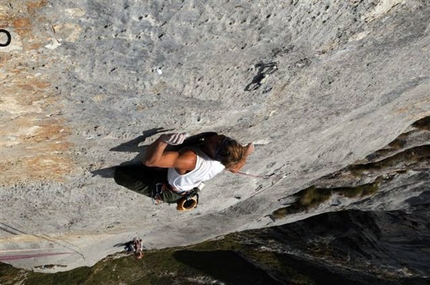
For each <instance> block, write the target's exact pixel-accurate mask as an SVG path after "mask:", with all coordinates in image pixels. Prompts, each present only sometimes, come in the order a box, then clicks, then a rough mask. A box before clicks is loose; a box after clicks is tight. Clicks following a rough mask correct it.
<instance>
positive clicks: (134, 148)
mask: <svg viewBox="0 0 430 285" xmlns="http://www.w3.org/2000/svg"><path fill="white" fill-rule="evenodd" d="M168 131H172V130H171V129H170V130H169V129H164V128H153V129H149V130H147V131H143V132H142V135H140V136H138V137H137V138H135V139H132V140H131V141H128V142H125V143H122V144H120V145H118V146H116V147H113V148H111V149H110V151H119V152H141V151H142V150H143V149H146V147H145V146H139V144H140V143H142V142H144V141H145V140H146V139H147V138H149V137H152V136H154V135H156V134H159V133H164V132H168Z"/></svg>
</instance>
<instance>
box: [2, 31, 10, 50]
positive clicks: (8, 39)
mask: <svg viewBox="0 0 430 285" xmlns="http://www.w3.org/2000/svg"><path fill="white" fill-rule="evenodd" d="M0 33H4V34H6V37H7V40H6V43H0V47H7V46H8V45H9V44H10V42H11V41H12V36H11V35H10V33H9V32H8V31H6V30H4V29H0Z"/></svg>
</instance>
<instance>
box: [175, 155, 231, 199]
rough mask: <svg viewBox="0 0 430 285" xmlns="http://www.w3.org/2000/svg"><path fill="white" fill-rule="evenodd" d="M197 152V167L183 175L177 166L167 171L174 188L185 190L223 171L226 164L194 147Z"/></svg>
mask: <svg viewBox="0 0 430 285" xmlns="http://www.w3.org/2000/svg"><path fill="white" fill-rule="evenodd" d="M193 151H195V152H196V154H197V161H196V167H194V169H193V170H191V171H190V172H188V173H185V174H183V175H181V174H179V173H178V172H176V170H175V168H169V169H168V171H167V181H168V182H169V184H170V186H172V187H173V188H175V189H177V190H179V191H181V192H184V191H188V190H191V189H193V188H194V187H198V186H199V185H200V183H202V182H203V181H206V180H209V179H211V178H212V177H214V176H215V175H217V174H218V173H220V172H221V171H223V170H224V168H225V166H224V165H223V164H222V163H221V162H219V161H217V160H213V159H211V158H210V157H208V156H207V155H206V154H205V153H203V152H202V151H200V150H199V149H193Z"/></svg>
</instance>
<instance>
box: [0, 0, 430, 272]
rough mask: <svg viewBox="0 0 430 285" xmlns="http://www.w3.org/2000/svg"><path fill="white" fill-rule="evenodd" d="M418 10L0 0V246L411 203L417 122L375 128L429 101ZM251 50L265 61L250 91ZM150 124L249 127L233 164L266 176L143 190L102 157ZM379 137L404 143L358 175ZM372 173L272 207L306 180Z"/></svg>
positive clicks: (419, 145) (408, 6)
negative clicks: (313, 201)
mask: <svg viewBox="0 0 430 285" xmlns="http://www.w3.org/2000/svg"><path fill="white" fill-rule="evenodd" d="M429 15H430V8H429V4H428V1H401V0H391V1H388V0H387V1H366V0H364V1H350V2H348V3H345V2H344V1H331V2H330V3H329V2H321V1H253V2H249V1H221V2H220V1H204V3H203V2H201V1H182V2H175V1H173V2H165V1H80V0H78V1H45V0H36V1H23V0H21V1H10V2H6V3H1V4H0V28H4V29H6V30H8V31H9V32H10V33H11V36H12V41H11V44H10V45H9V46H7V47H0V62H1V66H0V70H1V72H0V79H1V82H2V93H1V94H2V95H1V98H0V100H1V101H0V125H1V126H2V128H1V132H2V136H0V145H1V148H0V152H1V156H0V170H1V173H2V175H1V176H0V182H1V188H0V195H1V196H0V197H1V203H2V207H1V210H0V216H1V225H0V228H1V231H0V237H1V256H0V258H1V259H2V261H3V262H10V263H11V264H13V265H15V266H18V267H24V268H35V267H36V266H40V265H43V264H58V265H61V266H58V267H56V268H53V269H50V270H51V271H55V270H69V269H72V268H75V267H77V266H82V265H92V264H94V263H95V262H96V261H98V260H100V259H101V258H103V257H105V256H106V255H107V254H110V253H114V252H115V251H117V250H118V249H117V248H115V247H114V246H113V245H115V244H117V243H119V242H124V241H127V240H129V239H131V238H133V237H134V236H142V237H143V238H144V240H145V242H146V245H147V246H148V247H150V248H163V247H168V246H181V245H187V244H192V243H196V242H200V241H203V240H206V239H210V238H214V237H217V236H220V235H224V234H227V233H230V232H236V231H241V230H246V229H258V228H262V227H268V226H276V225H283V224H290V223H293V222H296V221H300V220H304V219H306V218H309V217H311V216H315V215H319V214H323V213H327V212H337V211H344V210H359V211H369V212H372V213H369V214H368V215H369V217H379V215H380V214H378V213H380V212H392V211H395V212H396V213H415V212H414V207H415V206H414V205H426V204H427V203H428V201H429V196H428V194H427V193H428V186H427V184H426V181H427V180H426V179H427V178H426V177H427V176H428V173H427V172H426V171H427V170H426V169H428V164H426V162H428V139H427V138H428V134H427V133H426V132H427V131H428V130H425V129H424V130H422V132H421V134H420V136H422V137H421V138H420V140H421V141H419V142H418V141H416V140H415V141H414V140H413V139H412V140H410V143H408V144H406V145H405V144H402V143H401V139H400V140H399V141H397V143H396V144H395V145H391V146H390V143H392V142H393V141H394V140H395V139H396V138H401V137H399V136H400V135H401V134H402V135H407V134H409V133H410V132H412V137H413V136H414V132H416V130H417V129H420V127H417V126H414V125H413V124H414V123H416V122H420V120H422V119H423V118H426V117H428V116H429V115H430V108H429V107H430V96H429V90H430V88H429V87H430V81H429V75H430V74H429V54H430V51H429V44H430V38H429V17H430V16H429ZM0 41H3V42H4V41H5V38H4V33H0ZM260 63H263V64H268V63H276V65H277V70H276V71H275V72H273V73H272V74H270V75H269V76H268V77H267V78H265V81H264V82H262V84H261V86H256V87H258V88H257V89H256V90H252V88H251V87H252V86H253V83H255V79H256V78H257V79H258V76H259V75H260V76H261V74H259V71H260V69H259V68H258V66H257V67H256V65H258V64H260ZM257 85H258V84H257ZM254 87H255V86H254ZM421 122H422V121H421ZM421 129H422V128H421ZM163 130H174V131H185V132H188V133H190V134H196V133H199V132H203V131H211V130H214V131H218V132H222V133H225V134H227V135H230V136H232V137H235V138H237V139H238V140H239V141H241V142H242V143H247V142H250V141H253V142H254V143H255V144H256V151H255V153H254V154H253V155H252V156H251V157H250V158H249V160H248V164H247V165H246V167H245V168H244V171H245V172H247V173H248V174H252V175H254V176H265V175H271V176H270V178H269V179H263V178H261V177H253V176H239V175H233V174H230V173H223V174H222V175H220V176H219V177H217V178H215V179H213V180H212V181H210V182H208V183H207V184H206V187H205V189H204V190H203V192H202V193H201V195H200V204H199V206H198V208H197V209H196V210H194V211H192V212H187V213H179V212H177V211H176V210H175V207H174V205H171V206H169V205H165V204H163V205H159V206H156V205H154V204H153V203H152V201H151V200H150V199H148V198H147V197H143V196H139V195H138V194H136V193H133V192H131V191H128V190H127V189H125V188H121V187H120V186H118V185H116V184H115V182H114V181H113V179H112V171H111V167H112V166H115V165H118V164H120V163H123V162H126V161H130V160H133V159H138V158H139V157H140V156H141V155H142V153H143V152H144V150H145V146H146V145H148V144H149V143H151V142H152V141H153V140H154V139H156V137H157V135H158V133H159V132H161V131H163ZM399 143H400V145H399ZM387 146H389V147H387ZM378 150H381V151H379V152H377V151H378ZM386 150H387V151H388V152H390V154H388V156H389V157H396V155H397V154H398V155H399V156H402V155H403V154H404V155H406V154H407V153H410V154H411V155H412V157H413V159H412V161H408V162H406V163H405V165H397V166H393V169H388V170H386V172H384V173H380V174H374V173H375V172H372V173H370V174H369V173H368V170H367V168H368V167H370V168H374V167H376V168H382V166H384V167H385V166H387V165H384V162H385V161H390V160H389V159H390V158H389V157H388V156H386V153H387V151H386ZM402 153H403V154H402ZM416 153H418V155H415V154H416ZM414 157H416V159H414ZM386 159H388V160H386ZM393 163H394V162H393ZM409 164H414V165H416V167H412V168H410V167H408V165H409ZM348 167H349V168H348ZM387 167H390V165H388V166H387ZM396 171H398V172H396ZM408 179H411V180H413V181H416V183H418V184H413V183H412V182H411V183H410V182H409V180H408ZM421 180H422V182H419V181H421ZM372 183H377V184H378V185H377V187H376V188H377V189H376V192H374V191H373V190H375V189H373V190H372V191H370V192H366V195H361V194H360V195H355V196H353V197H345V194H344V191H343V192H342V191H341V192H339V191H337V192H336V191H332V190H328V193H329V195H325V196H328V200H324V199H323V202H321V203H319V204H317V205H316V206H315V207H310V208H304V207H302V206H298V207H296V210H295V211H293V213H291V212H289V211H290V210H291V208H290V210H286V209H288V207H291V205H294V203H296V201H297V199H299V198H300V195H301V194H303V192H302V191H304V190H305V189H310V188H312V187H313V188H315V189H332V188H339V187H340V188H342V187H343V188H345V187H351V188H354V187H356V186H360V185H366V184H372ZM414 183H415V182H414ZM411 185H415V186H411ZM411 187H412V188H411ZM326 193H327V191H326ZM323 196H324V195H323ZM420 211H421V212H420V214H419V216H420V217H421V216H422V215H428V214H427V211H426V208H425V207H424V208H423V209H422V210H420ZM373 212H374V213H373ZM339 217H340V218H339V219H342V218H344V219H348V218H347V217H343V216H342V214H341V213H340V214H339ZM420 219H421V218H417V219H413V220H414V221H415V220H417V222H418V221H419V220H420ZM418 225H419V226H420V223H419V222H418ZM334 230H335V229H334ZM423 231H424V233H423V234H422V238H425V236H426V235H428V225H427V226H425V228H424V230H423ZM404 233H405V234H403V232H402V231H401V230H399V232H398V234H399V235H400V236H402V237H404V238H406V237H405V235H406V232H404ZM417 233H420V232H419V231H417ZM393 235H394V234H393ZM363 246H364V245H363ZM32 254H34V256H30V255H32ZM23 256H27V257H28V256H30V257H28V258H24V257H23ZM410 263H411V264H415V263H414V262H412V261H411V262H410ZM417 270H421V269H419V268H417ZM48 271H49V270H48ZM420 272H424V271H420ZM423 274H428V272H427V273H426V272H424V273H423Z"/></svg>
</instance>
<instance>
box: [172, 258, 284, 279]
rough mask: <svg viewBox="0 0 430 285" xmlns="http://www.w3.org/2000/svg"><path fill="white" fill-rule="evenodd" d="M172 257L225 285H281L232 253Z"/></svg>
mask: <svg viewBox="0 0 430 285" xmlns="http://www.w3.org/2000/svg"><path fill="white" fill-rule="evenodd" d="M173 257H174V258H175V259H176V260H177V261H179V262H181V263H183V264H186V265H188V266H190V267H192V268H194V269H197V270H199V271H201V272H202V273H203V274H207V275H209V276H211V277H212V278H214V279H216V280H219V281H222V282H223V283H225V284H241V285H246V284H254V285H255V284H263V285H271V284H282V283H279V282H278V281H276V280H274V279H273V278H272V277H270V275H269V274H267V273H266V272H264V271H263V270H262V269H260V268H258V267H256V266H255V265H253V264H252V263H251V262H249V261H248V260H246V259H245V258H243V257H242V256H241V255H239V254H238V253H236V252H233V251H224V250H218V251H191V250H181V251H177V252H175V253H174V254H173Z"/></svg>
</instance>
